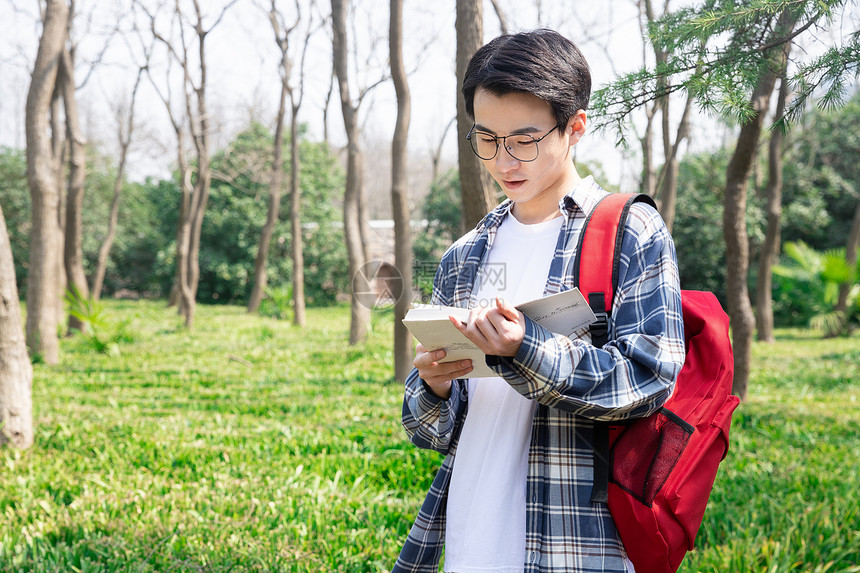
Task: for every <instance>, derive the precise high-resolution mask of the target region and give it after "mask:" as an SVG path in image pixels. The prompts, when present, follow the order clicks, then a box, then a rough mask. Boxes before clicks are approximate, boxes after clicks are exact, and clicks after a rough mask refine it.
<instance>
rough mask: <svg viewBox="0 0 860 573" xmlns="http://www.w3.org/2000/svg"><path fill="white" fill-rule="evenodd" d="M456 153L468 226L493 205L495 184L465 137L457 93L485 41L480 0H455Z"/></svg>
mask: <svg viewBox="0 0 860 573" xmlns="http://www.w3.org/2000/svg"><path fill="white" fill-rule="evenodd" d="M455 28H456V31H457V154H458V157H459V164H460V165H459V167H460V189H461V197H462V201H463V225H464V227H465V228H466V229H471V228H472V227H473V226H475V225H476V224H477V223H478V221H480V220H481V219H482V218H483V217H484V215H486V214H487V213H489V212H490V210H492V209H493V207H495V206H496V204H497V203H498V201H496V193H495V186H494V183H493V181H492V178H491V177H490V174H489V173H487V171H486V169H484V167H483V165H481V160H480V159H478V157H477V156H475V154H474V153H473V152H472V148H471V146H470V145H469V142H468V141H467V140H466V136H467V135H468V134H469V130H471V129H472V120H471V119H470V118H469V116H468V114H466V102H465V101H464V99H463V95H462V94H461V93H460V87H461V86H462V83H463V77H464V76H465V75H466V67H467V66H468V65H469V60H470V59H471V58H472V55H473V54H474V53H475V52H476V51H477V50H478V48H480V47H481V46H482V45H483V44H484V32H483V4H482V2H481V1H480V0H457V17H456V20H455Z"/></svg>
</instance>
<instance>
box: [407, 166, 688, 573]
mask: <svg viewBox="0 0 860 573" xmlns="http://www.w3.org/2000/svg"><path fill="white" fill-rule="evenodd" d="M605 193H606V192H605V191H604V190H603V189H601V188H600V187H599V186H598V185H597V184H596V183H594V181H593V180H592V179H591V178H588V179H585V180H583V182H582V183H580V184H579V185H578V186H577V187H576V188H575V189H574V190H573V191H572V192H571V193H569V194H568V195H567V196H565V197H564V198H563V199H562V200H561V201H560V202H559V208H560V209H561V212H562V215H563V216H564V218H565V220H564V224H563V226H562V231H561V232H560V233H559V240H558V243H557V245H556V250H555V254H554V256H553V261H552V264H551V266H550V271H549V277H548V280H547V283H546V287H545V289H544V295H549V294H553V293H556V292H560V291H562V290H568V289H571V288H573V286H574V284H573V281H574V274H573V259H574V255H575V250H576V245H577V240H578V238H579V234H580V231H581V229H582V226H583V223H584V222H585V218H586V216H587V214H588V213H590V212H591V211H592V209H594V206H595V205H596V204H597V201H598V200H599V199H600V198H601V197H602V196H603V195H604V194H605ZM510 209H511V203H510V201H505V202H503V203H502V204H501V205H499V206H498V207H497V208H495V209H494V210H493V211H492V212H490V213H489V214H488V215H487V216H486V217H484V219H483V220H482V221H481V222H480V223H479V224H478V225H477V226H476V228H475V229H473V230H472V231H471V232H469V233H467V234H466V235H465V236H464V237H462V238H461V239H460V240H458V241H457V242H456V243H454V245H452V246H451V248H450V249H448V251H447V252H446V254H445V256H444V257H443V259H442V261H441V263H440V266H439V268H438V270H437V272H436V278H435V282H434V289H433V297H432V302H433V304H441V305H448V306H458V307H465V308H471V307H473V306H474V305H475V300H474V299H475V297H476V291H477V289H473V286H474V284H475V282H476V278H480V271H481V265H482V264H483V262H484V261H485V259H486V256H487V253H488V251H489V249H490V248H491V247H492V244H493V239H494V237H495V234H496V230H497V229H498V227H499V225H500V224H501V222H502V220H503V219H504V218H505V217H506V216H507V215H508V214H509V212H510ZM620 258H621V260H620V268H619V274H618V288H617V291H616V295H615V297H614V301H613V309H612V316H611V317H610V336H609V339H610V341H609V342H608V343H607V344H606V345H605V346H604V347H603V348H600V349H598V348H595V347H594V346H592V345H591V344H590V336H589V333H588V330H587V329H583V330H582V331H580V332H577V333H576V334H575V335H574V336H572V337H571V338H567V337H565V336H562V335H558V334H553V333H552V332H549V331H547V330H546V329H544V328H543V327H541V326H539V325H537V324H536V323H535V322H533V321H531V320H530V319H528V318H526V324H525V338H524V339H523V342H522V345H521V347H520V350H519V352H518V353H517V355H516V356H515V357H513V358H506V357H498V356H490V357H487V363H488V364H489V365H490V366H491V367H492V368H493V369H494V370H495V371H496V372H497V373H498V374H499V375H500V376H501V377H502V378H504V379H505V380H506V381H507V382H508V383H509V384H510V385H511V386H512V387H513V388H514V389H515V390H517V391H518V392H520V393H521V394H522V395H523V396H525V397H527V398H530V399H533V400H536V401H537V402H538V407H537V410H536V412H535V416H534V421H533V423H532V436H531V444H530V449H529V467H528V477H527V483H526V521H527V523H526V552H525V555H524V557H523V563H524V566H523V567H524V572H525V573H538V572H540V573H561V572H565V573H568V572H572V571H577V572H580V571H587V572H598V571H599V572H619V573H623V572H626V570H627V569H626V565H625V560H624V558H625V552H624V547H623V546H622V544H621V541H620V540H619V538H618V535H617V533H616V529H615V524H614V522H613V520H612V517H611V515H610V514H609V510H608V508H607V506H606V505H605V504H592V503H591V502H590V495H591V486H592V464H593V452H592V448H591V443H592V432H593V422H594V421H596V420H603V421H613V420H623V419H627V418H633V417H638V416H647V415H649V414H651V413H652V412H654V411H656V410H657V409H658V408H659V407H660V406H661V405H662V404H663V403H664V402H665V401H666V399H667V398H668V397H669V396H670V394H671V392H672V390H673V388H674V384H675V379H676V378H677V376H678V372H680V370H681V366H682V364H683V362H684V336H683V322H682V316H681V293H680V286H679V281H678V269H677V263H676V259H675V247H674V244H673V242H672V239H671V237H670V236H669V233H668V231H667V229H666V227H665V225H664V223H663V221H662V219H661V218H660V216H659V214H658V213H657V212H656V211H655V210H654V209H653V208H652V207H650V206H647V205H643V204H641V203H637V204H634V205H633V207H632V208H631V209H630V213H629V216H628V219H627V226H626V228H625V229H624V236H623V242H622V255H621V257H620ZM466 382H467V381H466V380H462V379H461V380H455V381H454V384H453V387H452V392H451V397H450V398H449V399H448V400H440V399H439V398H437V397H436V396H434V395H433V394H431V393H430V392H429V391H428V389H427V387H426V386H425V385H424V383H423V381H422V380H421V379H420V378H419V377H418V373H417V370H413V371H412V373H411V374H410V376H409V378H408V379H407V381H406V390H405V396H404V400H403V426H404V428H405V429H406V432H407V434H408V435H409V437H410V439H411V441H412V442H413V443H414V444H415V445H417V446H419V447H421V448H428V449H433V450H436V451H438V452H440V453H442V454H445V455H446V457H445V460H444V462H443V463H442V467H441V468H440V470H439V472H438V473H437V475H436V478H435V479H434V481H433V485H432V486H431V488H430V491H429V493H428V494H427V497H426V499H425V501H424V504H423V505H422V507H421V510H420V512H419V514H418V516H417V518H416V519H415V524H414V525H413V527H412V530H411V531H410V533H409V536H408V538H407V540H406V543H405V545H404V547H403V550H402V551H401V553H400V556H399V558H398V559H397V562H396V564H395V566H394V570H393V571H394V573H405V572H415V573H418V572H427V573H429V572H436V571H438V563H439V559H440V557H441V554H442V549H443V546H444V542H445V513H446V502H447V494H448V485H449V483H450V478H451V470H452V468H453V462H454V456H455V453H456V449H457V440H458V438H459V434H460V429H461V428H462V425H463V421H464V420H465V417H466V411H467V408H468V391H467V388H468V384H467V383H466Z"/></svg>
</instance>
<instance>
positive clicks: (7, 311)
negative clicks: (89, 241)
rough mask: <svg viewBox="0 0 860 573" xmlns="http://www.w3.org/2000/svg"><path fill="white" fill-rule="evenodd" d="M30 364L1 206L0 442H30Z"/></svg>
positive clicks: (15, 444)
mask: <svg viewBox="0 0 860 573" xmlns="http://www.w3.org/2000/svg"><path fill="white" fill-rule="evenodd" d="M32 390H33V365H32V364H30V357H29V356H28V355H27V346H26V344H25V342H24V333H23V331H22V330H21V303H20V302H19V301H18V288H17V287H16V286H15V263H14V261H13V260H12V245H11V244H10V243H9V234H8V232H7V229H6V220H5V218H4V216H3V208H2V206H0V446H3V445H5V444H9V445H11V446H12V447H13V448H19V449H25V448H29V447H30V446H31V445H33V392H32Z"/></svg>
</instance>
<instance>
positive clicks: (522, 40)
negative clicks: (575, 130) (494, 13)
mask: <svg viewBox="0 0 860 573" xmlns="http://www.w3.org/2000/svg"><path fill="white" fill-rule="evenodd" d="M478 88H483V89H485V90H487V91H488V92H490V93H492V94H494V95H497V96H501V95H505V94H508V93H513V92H527V93H530V94H532V95H534V96H536V97H538V98H540V99H542V100H543V101H545V102H547V103H549V104H550V105H551V106H552V109H553V113H554V114H555V119H556V123H557V125H558V126H559V127H560V128H564V127H565V126H567V123H568V121H569V120H570V118H571V117H572V116H574V115H575V114H576V112H577V111H579V110H580V109H582V110H585V109H587V108H588V99H589V97H590V96H591V72H590V71H589V69H588V62H587V61H586V60H585V56H583V55H582V52H580V51H579V48H577V47H576V45H575V44H574V43H573V42H571V41H570V40H568V39H567V38H565V37H564V36H562V35H561V34H559V33H558V32H556V31H554V30H549V29H545V28H544V29H540V30H534V31H530V32H520V33H518V34H504V35H501V36H498V37H497V38H494V39H493V40H491V41H490V42H489V43H488V44H486V45H485V46H483V47H481V48H480V49H479V50H478V51H477V52H475V54H474V55H473V56H472V59H471V60H469V66H468V67H467V68H466V75H465V77H464V78H463V88H462V91H463V97H464V98H465V100H466V113H468V114H469V117H470V118H472V119H473V120H474V118H475V91H476V90H477V89H478Z"/></svg>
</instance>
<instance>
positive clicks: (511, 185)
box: [502, 179, 525, 190]
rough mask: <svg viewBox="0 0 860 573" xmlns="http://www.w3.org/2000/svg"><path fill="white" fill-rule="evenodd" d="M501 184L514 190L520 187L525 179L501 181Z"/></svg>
mask: <svg viewBox="0 0 860 573" xmlns="http://www.w3.org/2000/svg"><path fill="white" fill-rule="evenodd" d="M502 184H503V185H504V186H505V188H506V189H510V190H515V189H519V188H520V187H522V186H523V185H524V184H525V180H524V179H520V180H517V181H502Z"/></svg>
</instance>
